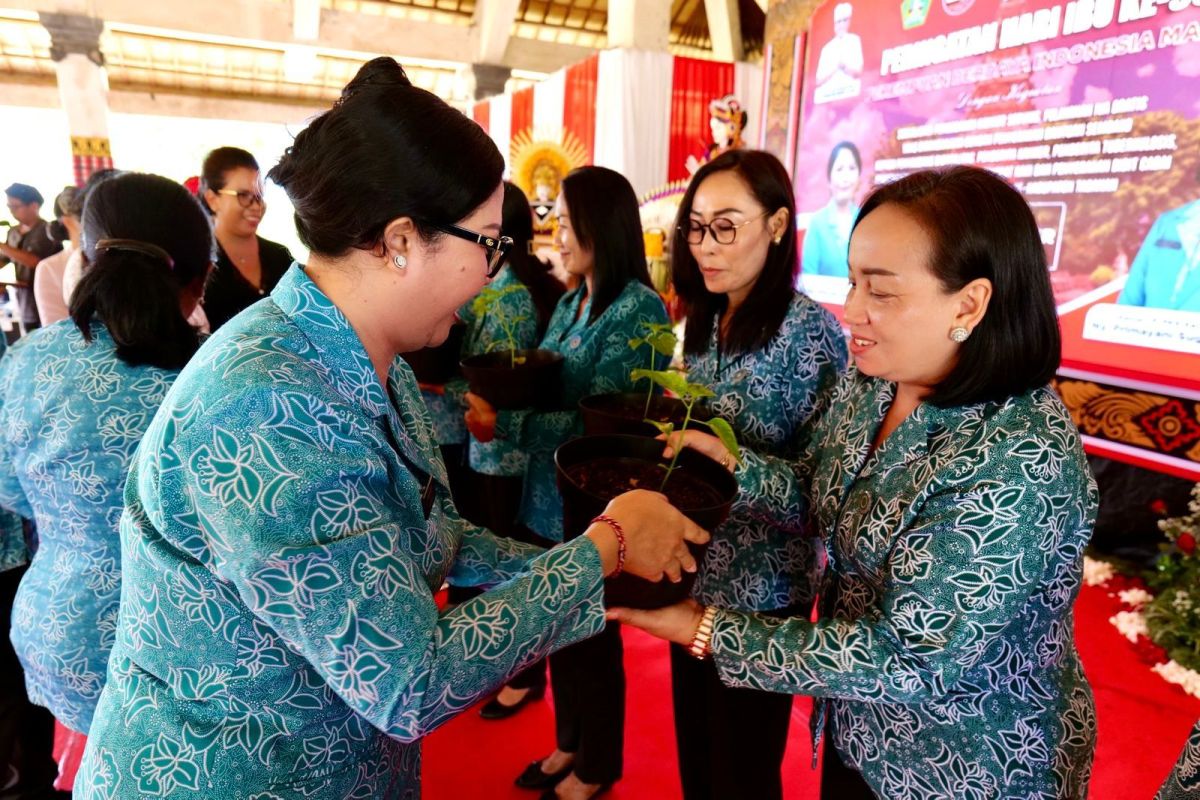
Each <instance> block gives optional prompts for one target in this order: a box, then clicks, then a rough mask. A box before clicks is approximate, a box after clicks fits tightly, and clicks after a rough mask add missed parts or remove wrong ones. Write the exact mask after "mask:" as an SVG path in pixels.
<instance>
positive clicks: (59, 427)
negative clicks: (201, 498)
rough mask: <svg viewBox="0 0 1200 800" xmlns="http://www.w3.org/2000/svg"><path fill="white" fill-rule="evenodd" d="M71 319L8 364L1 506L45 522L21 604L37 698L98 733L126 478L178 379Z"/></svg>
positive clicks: (29, 341)
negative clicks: (127, 355) (124, 355)
mask: <svg viewBox="0 0 1200 800" xmlns="http://www.w3.org/2000/svg"><path fill="white" fill-rule="evenodd" d="M91 330H92V341H91V342H90V343H89V342H87V341H86V340H85V339H84V338H83V335H82V334H81V333H80V332H79V329H78V328H76V327H75V323H74V322H72V321H70V320H63V321H62V322H59V323H57V324H54V325H51V326H49V327H46V328H43V329H41V330H38V331H34V332H33V333H31V334H30V335H28V336H26V337H24V338H22V339H21V340H20V341H19V342H17V344H16V345H14V346H13V348H12V349H11V350H10V351H9V353H8V354H7V355H6V356H5V357H4V359H3V361H2V362H0V402H2V404H3V405H2V406H0V505H3V506H4V507H5V508H7V509H11V510H13V511H16V512H18V513H20V514H21V515H22V516H25V517H27V518H30V519H32V520H34V522H35V523H36V525H37V540H38V546H37V551H36V552H35V553H34V554H33V560H32V562H31V563H30V566H29V571H28V572H26V573H25V575H24V577H23V578H22V579H21V585H20V588H19V589H18V591H17V596H16V599H15V600H14V602H13V617H12V633H11V636H12V641H13V648H14V649H15V650H16V653H17V656H18V657H19V658H20V659H21V664H22V666H23V667H24V669H25V685H26V689H27V691H28V692H29V698H30V699H31V700H32V701H33V702H35V703H37V704H38V705H41V706H45V707H46V708H48V709H50V711H51V712H52V713H53V714H54V716H55V717H57V718H58V719H59V720H60V721H61V722H62V723H63V724H64V725H66V726H67V727H69V728H71V729H72V730H76V731H80V732H82V733H87V732H88V729H89V728H90V727H91V723H92V715H93V714H94V713H95V711H96V703H97V702H98V701H99V699H100V690H101V689H102V688H103V686H104V679H105V672H106V670H107V668H108V655H109V653H110V651H111V650H112V647H113V640H114V637H115V635H116V625H117V607H118V605H119V603H120V595H121V549H120V535H119V533H118V530H117V520H118V519H119V518H120V516H121V506H122V492H123V490H124V488H125V474H126V472H127V471H128V469H129V464H130V461H131V459H132V458H133V453H134V451H135V450H136V449H137V446H138V444H139V443H140V442H141V440H142V434H143V433H144V432H145V431H146V428H147V426H149V424H150V420H151V419H152V418H153V416H154V412H155V411H156V410H157V409H158V405H159V403H161V402H162V399H163V397H164V396H165V395H166V393H167V389H169V388H170V386H171V382H172V381H174V380H175V376H176V374H177V373H176V372H175V371H173V370H163V369H158V368H156V367H150V366H136V367H134V366H129V365H128V364H126V363H125V362H124V361H122V360H121V359H120V358H118V357H117V353H116V347H115V345H114V344H113V341H112V337H111V336H109V334H108V331H107V330H105V328H104V326H103V325H102V324H101V323H100V322H99V321H98V320H93V321H92V325H91Z"/></svg>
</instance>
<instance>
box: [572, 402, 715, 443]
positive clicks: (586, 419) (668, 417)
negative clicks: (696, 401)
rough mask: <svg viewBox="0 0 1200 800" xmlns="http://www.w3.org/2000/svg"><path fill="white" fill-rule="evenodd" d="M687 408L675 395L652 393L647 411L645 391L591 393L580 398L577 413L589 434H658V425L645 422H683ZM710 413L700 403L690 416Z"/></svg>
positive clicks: (696, 416) (677, 423)
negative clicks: (647, 410)
mask: <svg viewBox="0 0 1200 800" xmlns="http://www.w3.org/2000/svg"><path fill="white" fill-rule="evenodd" d="M685 411H686V409H684V407H683V403H682V402H680V401H679V400H678V399H677V398H674V397H663V396H662V395H655V397H654V399H653V400H651V401H650V413H649V414H647V413H646V395H645V393H637V392H631V393H627V394H593V395H590V396H588V397H585V398H583V399H582V400H580V401H579V415H580V417H582V419H583V432H584V433H585V434H587V435H588V436H608V435H613V434H618V435H620V434H624V435H628V436H650V437H654V436H658V435H659V430H658V428H656V427H654V426H653V425H651V424H650V423H649V422H646V420H647V419H652V420H655V421H657V422H673V423H674V424H675V427H676V428H678V427H679V426H681V425H682V424H683V417H684V414H685ZM711 416H712V415H711V414H709V413H708V412H707V411H704V410H702V409H700V408H699V407H697V408H693V409H692V418H693V419H709V418H711Z"/></svg>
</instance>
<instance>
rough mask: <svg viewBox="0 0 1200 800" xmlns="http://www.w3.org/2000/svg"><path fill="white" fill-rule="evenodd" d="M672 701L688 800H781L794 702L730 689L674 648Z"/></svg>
mask: <svg viewBox="0 0 1200 800" xmlns="http://www.w3.org/2000/svg"><path fill="white" fill-rule="evenodd" d="M671 693H672V695H673V696H674V701H675V742H676V744H677V745H678V748H679V777H680V779H681V780H682V783H683V797H684V800H743V799H744V800H781V798H782V797H783V779H782V777H781V775H780V772H781V770H782V767H783V752H784V749H785V748H786V747H787V737H788V727H789V725H790V724H791V718H792V696H791V695H790V694H776V693H774V692H763V691H759V690H757V689H740V688H734V687H730V686H726V685H725V684H723V683H721V679H720V676H719V675H718V674H717V668H716V665H714V664H713V663H712V661H697V660H696V659H695V658H692V656H690V655H688V652H687V650H686V649H685V648H683V647H680V646H679V645H676V644H673V645H671Z"/></svg>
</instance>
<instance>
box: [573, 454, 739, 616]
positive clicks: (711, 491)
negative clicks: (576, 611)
mask: <svg viewBox="0 0 1200 800" xmlns="http://www.w3.org/2000/svg"><path fill="white" fill-rule="evenodd" d="M662 450H663V443H662V442H659V441H655V440H654V439H650V438H647V437H645V436H620V435H615V436H583V437H581V438H579V439H573V440H571V441H569V442H567V443H566V444H564V445H562V446H560V447H559V448H558V450H556V451H555V453H554V463H555V466H556V468H557V474H558V489H559V492H560V493H561V494H562V499H563V530H564V531H566V532H567V534H568V537H569V538H570V537H573V536H578V535H580V534H581V533H583V531H584V530H586V529H587V527H588V524H589V523H590V522H591V520H592V518H593V517H595V516H596V515H597V514H600V513H603V511H604V507H605V506H607V505H608V501H609V500H611V499H613V498H614V497H616V496H617V495H619V494H622V493H624V492H627V491H630V490H632V489H650V490H652V491H660V490H661V491H663V492H664V493H665V494H666V495H667V498H668V499H669V500H670V501H671V502H672V503H673V504H674V505H675V507H676V508H678V509H679V510H680V511H682V512H683V513H684V515H685V516H687V517H688V518H689V519H691V520H692V521H693V522H695V523H696V524H697V525H699V526H700V527H702V528H704V529H705V530H708V531H712V530H713V529H715V528H716V527H717V526H718V525H720V524H721V523H722V522H724V521H725V518H726V517H728V516H729V509H730V507H731V506H732V505H733V500H734V498H735V497H736V496H737V492H738V486H737V481H736V480H734V477H733V475H731V474H730V473H729V471H728V470H727V469H725V468H724V467H722V466H721V465H720V464H718V463H717V462H716V461H713V460H712V459H711V458H708V457H707V456H703V455H701V454H699V453H697V452H696V451H694V450H684V451H683V453H682V454H680V456H679V462H678V464H677V468H676V470H675V472H674V473H672V474H671V478H670V480H668V481H667V483H666V486H665V487H662V479H663V476H664V475H665V474H666V468H667V460H666V459H664V458H663V457H662ZM660 487H662V488H661V489H660ZM688 547H690V548H691V550H692V554H693V555H694V556H695V557H696V560H697V561H700V560H701V559H703V558H704V553H705V551H706V550H707V546H698V545H693V544H691V543H689V544H688ZM694 583H695V574H694V573H686V572H685V573H684V577H683V580H682V581H681V582H679V583H672V582H671V581H670V580H669V579H665V578H664V579H663V580H661V581H658V582H657V583H654V582H651V581H647V580H643V579H642V578H637V577H634V576H633V575H628V574H625V575H621V576H619V577H617V578H614V579H612V580H609V581H608V582H607V584H606V585H605V603H606V604H607V605H609V606H627V607H629V608H661V607H663V606H667V605H671V604H672V603H678V602H679V601H680V600H683V599H685V598H686V597H688V596H689V595H690V594H691V592H692V586H693V584H694Z"/></svg>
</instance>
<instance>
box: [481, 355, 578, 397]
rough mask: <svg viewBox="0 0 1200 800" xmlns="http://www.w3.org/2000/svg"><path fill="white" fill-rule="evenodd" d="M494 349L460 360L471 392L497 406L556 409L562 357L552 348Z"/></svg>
mask: <svg viewBox="0 0 1200 800" xmlns="http://www.w3.org/2000/svg"><path fill="white" fill-rule="evenodd" d="M516 360H517V363H516V364H514V363H513V351H511V350H495V351H493V352H491V353H483V354H481V355H477V356H471V357H469V358H464V359H463V360H462V371H463V375H465V376H466V378H467V382H468V383H470V384H471V391H472V392H474V393H475V394H477V395H479V396H480V397H482V398H483V399H485V400H487V401H488V402H489V403H491V404H492V406H494V407H495V408H498V409H521V408H543V409H545V408H558V407H560V402H559V395H560V391H559V382H558V377H559V373H560V372H561V371H562V362H563V356H562V353H557V352H555V351H553V350H518V351H516Z"/></svg>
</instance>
